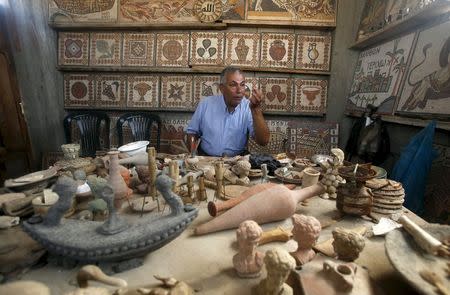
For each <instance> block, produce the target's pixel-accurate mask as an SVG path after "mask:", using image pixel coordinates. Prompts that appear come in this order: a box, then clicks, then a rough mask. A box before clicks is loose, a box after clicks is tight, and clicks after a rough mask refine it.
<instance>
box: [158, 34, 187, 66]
mask: <svg viewBox="0 0 450 295" xmlns="http://www.w3.org/2000/svg"><path fill="white" fill-rule="evenodd" d="M188 56H189V33H181V34H171V33H167V34H157V35H156V66H158V67H187V66H188V58H189V57H188Z"/></svg>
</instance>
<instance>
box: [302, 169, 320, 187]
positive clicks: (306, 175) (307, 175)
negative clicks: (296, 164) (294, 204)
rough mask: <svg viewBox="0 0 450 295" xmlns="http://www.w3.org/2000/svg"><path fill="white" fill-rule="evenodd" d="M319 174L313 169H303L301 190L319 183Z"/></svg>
mask: <svg viewBox="0 0 450 295" xmlns="http://www.w3.org/2000/svg"><path fill="white" fill-rule="evenodd" d="M319 176H320V172H319V171H317V170H316V169H314V168H311V167H308V168H305V169H303V177H302V188H304V187H308V186H311V185H314V184H316V183H317V182H319Z"/></svg>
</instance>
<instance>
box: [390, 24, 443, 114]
mask: <svg viewBox="0 0 450 295" xmlns="http://www.w3.org/2000/svg"><path fill="white" fill-rule="evenodd" d="M397 112H399V113H405V114H408V115H414V114H416V115H419V114H432V115H437V116H444V115H446V117H447V118H448V115H449V114H450V19H448V18H447V20H446V21H444V22H440V23H438V24H435V25H433V26H431V27H427V28H424V29H422V30H420V31H419V33H418V36H417V42H416V44H415V48H414V53H413V54H412V58H411V63H410V66H409V68H408V70H407V74H406V76H405V81H404V85H403V89H402V93H401V95H400V98H399V100H398V104H397Z"/></svg>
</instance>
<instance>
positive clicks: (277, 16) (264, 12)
mask: <svg viewBox="0 0 450 295" xmlns="http://www.w3.org/2000/svg"><path fill="white" fill-rule="evenodd" d="M336 2H337V1H336V0H315V1H280V0H277V1H275V0H273V1H263V0H255V1H247V5H248V6H247V20H257V21H262V20H267V21H276V22H277V23H279V24H282V23H286V24H292V23H293V22H294V23H296V24H302V25H309V26H324V25H327V26H333V25H336V11H337V3H336Z"/></svg>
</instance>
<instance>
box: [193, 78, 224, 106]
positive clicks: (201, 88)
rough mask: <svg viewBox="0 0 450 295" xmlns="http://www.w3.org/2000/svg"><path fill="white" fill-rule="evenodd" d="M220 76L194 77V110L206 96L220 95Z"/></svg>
mask: <svg viewBox="0 0 450 295" xmlns="http://www.w3.org/2000/svg"><path fill="white" fill-rule="evenodd" d="M219 84H220V76H218V75H215V76H203V75H202V76H194V108H196V107H197V105H198V103H199V102H200V100H201V99H202V98H204V97H206V96H212V95H220V94H222V93H221V92H220V89H219Z"/></svg>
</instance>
